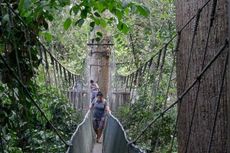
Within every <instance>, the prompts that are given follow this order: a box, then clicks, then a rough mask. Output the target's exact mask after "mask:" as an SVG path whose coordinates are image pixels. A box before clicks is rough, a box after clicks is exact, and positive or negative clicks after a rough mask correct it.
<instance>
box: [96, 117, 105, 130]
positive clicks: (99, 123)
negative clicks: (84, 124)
mask: <svg viewBox="0 0 230 153" xmlns="http://www.w3.org/2000/svg"><path fill="white" fill-rule="evenodd" d="M104 126H105V118H104V117H103V118H101V119H93V128H94V130H96V129H104Z"/></svg>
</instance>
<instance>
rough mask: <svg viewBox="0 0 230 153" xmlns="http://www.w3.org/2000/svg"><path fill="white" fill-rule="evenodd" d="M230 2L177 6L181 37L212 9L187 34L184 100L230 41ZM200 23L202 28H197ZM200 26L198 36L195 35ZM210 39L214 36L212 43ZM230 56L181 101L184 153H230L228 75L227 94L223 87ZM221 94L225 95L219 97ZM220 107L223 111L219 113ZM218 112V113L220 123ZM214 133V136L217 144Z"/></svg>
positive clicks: (181, 81)
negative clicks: (229, 38) (227, 60)
mask: <svg viewBox="0 0 230 153" xmlns="http://www.w3.org/2000/svg"><path fill="white" fill-rule="evenodd" d="M227 1H228V0H211V1H210V2H209V1H208V0H192V1H185V0H177V2H176V22H177V30H178V31H179V30H180V29H181V28H182V26H183V25H185V24H186V23H187V21H189V19H190V18H192V17H193V16H194V15H196V14H197V12H198V10H199V8H202V6H204V4H205V3H207V5H206V6H205V7H204V8H203V9H202V10H201V12H200V15H199V13H198V15H197V16H196V17H195V18H194V19H193V20H192V22H190V24H188V26H186V28H185V29H184V30H183V31H182V32H181V39H180V42H181V43H180V45H179V50H178V52H177V86H178V95H181V94H182V93H183V92H184V91H185V89H187V88H188V87H189V86H190V85H191V83H192V82H193V81H194V80H195V79H196V78H197V76H198V75H199V74H200V73H201V71H202V69H203V68H204V67H205V66H206V65H207V64H208V63H209V62H210V61H211V59H212V58H213V57H214V56H215V54H216V53H217V52H218V51H219V50H220V48H221V47H222V46H223V45H224V44H225V43H226V41H225V40H226V39H227V38H228V36H229V27H228V26H229V25H228V15H227V13H228V12H227V5H229V4H228V3H227ZM197 17H198V18H197ZM196 21H199V22H197V24H196ZM211 22H213V24H212V23H211ZM196 25H197V33H196V34H195V35H194V31H195V29H196V28H195V27H196ZM209 29H210V32H209ZM208 34H210V37H209V38H208ZM193 36H195V37H194V45H192V42H193ZM206 50H207V52H206ZM227 52H229V49H228V47H226V48H225V50H224V51H223V52H222V53H221V54H220V56H219V57H218V58H217V60H216V61H215V62H214V63H213V64H212V65H211V66H210V68H208V70H207V71H206V72H205V73H204V75H203V76H202V77H201V80H200V81H199V80H198V81H197V82H196V84H195V86H194V87H193V88H191V90H190V91H189V92H188V93H187V94H186V95H185V96H184V97H183V98H182V100H181V103H180V105H179V107H178V113H179V120H178V147H179V148H178V149H179V153H185V152H187V153H205V152H209V151H208V150H209V149H210V152H212V153H226V152H229V151H227V143H228V140H227V139H228V137H227V133H228V132H229V129H228V125H227V118H228V114H229V112H228V109H227V108H228V105H229V94H227V93H229V88H227V84H228V85H229V77H228V78H227V77H226V75H225V79H224V82H223V88H222V87H221V86H222V80H223V74H224V69H225V62H226V55H227ZM190 57H191V58H190ZM187 69H188V71H187ZM227 69H229V66H228V68H227ZM221 88H222V89H221ZM220 90H222V93H221V94H220V95H219V93H220ZM219 97H220V100H219ZM219 102H220V103H219ZM218 103H219V104H220V105H219V108H218V109H217V106H218ZM216 110H217V111H216ZM216 112H218V113H217V120H216V123H215V121H214V120H215V115H216ZM215 124H216V125H215ZM214 125H215V126H214ZM213 127H215V128H213ZM213 129H214V130H213ZM213 132H214V135H213V138H211V135H212V133H213ZM210 146H211V147H210Z"/></svg>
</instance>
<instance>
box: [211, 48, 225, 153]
mask: <svg viewBox="0 0 230 153" xmlns="http://www.w3.org/2000/svg"><path fill="white" fill-rule="evenodd" d="M228 60H229V50H228V51H227V56H226V59H225V64H224V72H223V75H222V79H221V80H222V81H221V85H220V89H219V93H218V100H217V106H216V110H215V117H214V122H213V126H212V131H211V135H210V139H209V144H208V151H207V153H210V152H211V148H212V142H213V138H214V133H215V128H216V122H217V115H218V111H219V108H220V99H221V94H222V92H223V88H224V80H225V76H226V72H227V65H228Z"/></svg>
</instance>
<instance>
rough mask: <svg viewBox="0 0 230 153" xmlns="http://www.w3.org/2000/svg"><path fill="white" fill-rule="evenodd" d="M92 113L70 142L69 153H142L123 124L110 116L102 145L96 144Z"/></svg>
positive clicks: (89, 113) (87, 115) (88, 114)
mask: <svg viewBox="0 0 230 153" xmlns="http://www.w3.org/2000/svg"><path fill="white" fill-rule="evenodd" d="M92 123H93V122H92V116H91V112H90V111H88V112H87V114H86V115H85V118H84V120H83V122H82V123H81V124H79V126H78V128H77V130H76V131H75V133H74V134H73V136H72V138H71V140H70V147H69V148H68V151H67V153H83V152H84V153H102V152H103V153H142V151H141V150H140V149H138V148H137V147H136V146H135V145H133V144H131V143H130V141H129V140H128V139H127V136H126V133H125V131H124V129H123V127H122V125H121V123H120V122H119V121H118V119H116V118H115V117H114V116H113V115H112V114H108V118H107V121H106V126H105V130H104V134H103V142H102V144H98V143H96V144H95V132H94V130H93V128H92V127H93V126H92Z"/></svg>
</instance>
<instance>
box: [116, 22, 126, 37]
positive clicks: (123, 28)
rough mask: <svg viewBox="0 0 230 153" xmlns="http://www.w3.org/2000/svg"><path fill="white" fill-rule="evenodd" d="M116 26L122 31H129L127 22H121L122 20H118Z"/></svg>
mask: <svg viewBox="0 0 230 153" xmlns="http://www.w3.org/2000/svg"><path fill="white" fill-rule="evenodd" d="M117 28H118V29H119V30H120V31H122V32H123V33H125V34H127V33H128V32H129V27H128V25H127V24H125V23H123V22H119V24H118V25H117Z"/></svg>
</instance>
